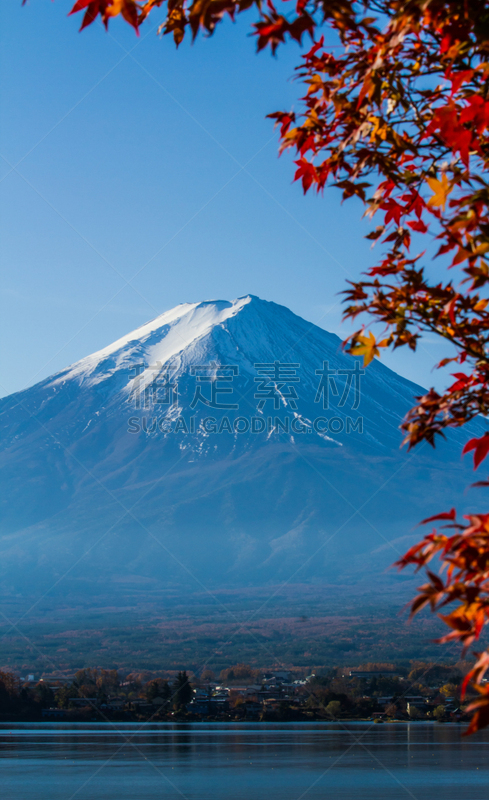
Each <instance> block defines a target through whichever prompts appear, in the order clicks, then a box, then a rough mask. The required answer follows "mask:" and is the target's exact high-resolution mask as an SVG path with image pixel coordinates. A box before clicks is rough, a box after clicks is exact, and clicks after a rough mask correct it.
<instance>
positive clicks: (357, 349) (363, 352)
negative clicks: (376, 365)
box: [350, 331, 388, 367]
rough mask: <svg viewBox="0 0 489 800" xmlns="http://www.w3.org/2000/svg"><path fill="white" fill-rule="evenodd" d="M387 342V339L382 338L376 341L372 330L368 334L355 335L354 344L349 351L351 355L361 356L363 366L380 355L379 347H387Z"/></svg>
mask: <svg viewBox="0 0 489 800" xmlns="http://www.w3.org/2000/svg"><path fill="white" fill-rule="evenodd" d="M387 343H388V340H387V339H382V341H381V342H377V340H376V338H375V336H374V335H373V333H372V331H370V333H369V335H368V336H357V337H356V344H354V345H353V347H352V349H351V350H350V352H351V354H352V356H363V366H364V367H368V365H369V364H370V362H371V361H373V360H374V358H375V356H378V355H380V352H379V347H387Z"/></svg>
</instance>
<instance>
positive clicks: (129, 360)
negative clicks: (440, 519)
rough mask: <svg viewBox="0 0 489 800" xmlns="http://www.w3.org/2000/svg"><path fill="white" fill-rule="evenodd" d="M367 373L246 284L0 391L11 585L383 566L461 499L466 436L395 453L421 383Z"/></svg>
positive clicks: (221, 582) (5, 556) (114, 586)
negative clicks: (21, 386) (420, 525)
mask: <svg viewBox="0 0 489 800" xmlns="http://www.w3.org/2000/svg"><path fill="white" fill-rule="evenodd" d="M360 373H361V370H360V364H357V365H356V366H355V359H353V358H351V357H350V356H347V355H345V354H344V353H343V352H342V351H341V342H340V340H339V339H338V337H336V336H334V335H333V334H330V333H327V332H326V331H324V330H322V329H320V328H318V327H317V326H315V325H312V324H311V323H308V322H306V321H305V320H303V319H301V318H300V317H298V316H296V315H294V314H293V313H292V312H291V311H289V310H288V309H286V308H284V307H283V306H279V305H276V304H275V303H269V302H265V301H262V300H260V299H259V298H256V297H252V296H247V297H243V298H240V299H238V300H236V301H234V302H233V303H231V302H227V301H212V302H204V303H190V304H189V303H187V304H183V305H180V306H177V307H176V308H175V309H172V310H171V311H168V312H166V313H165V314H162V315H161V316H160V317H158V318H157V319H155V320H153V321H152V322H149V323H147V324H146V325H144V326H142V327H141V328H139V329H138V330H136V331H134V332H133V333H131V334H129V335H128V336H126V337H123V338H122V339H119V340H118V341H116V342H114V343H113V344H112V345H110V346H108V347H106V348H104V349H103V350H100V351H99V352H97V353H94V354H93V355H91V356H88V357H87V358H84V359H82V360H81V361H79V362H77V363H76V364H74V365H72V366H70V367H68V368H67V369H65V370H63V371H62V372H59V373H57V374H56V375H53V376H52V377H50V378H48V379H46V380H44V381H42V382H41V383H39V384H37V385H36V386H33V387H31V388H29V389H27V390H25V391H23V392H19V393H17V394H14V395H12V396H10V397H7V398H5V399H4V400H2V401H0V442H1V450H0V480H1V482H2V486H3V492H2V498H3V499H2V506H1V521H0V524H1V528H0V530H1V539H0V570H1V571H2V574H3V586H4V591H5V592H6V593H7V594H9V593H15V592H21V593H22V594H26V595H27V594H30V593H36V592H39V591H47V590H51V587H52V584H53V582H55V581H57V580H59V579H60V578H61V577H62V586H63V591H72V592H74V591H76V592H77V593H79V595H80V596H81V597H82V598H83V597H87V598H88V597H90V596H93V595H98V594H100V595H103V594H104V593H110V595H111V596H112V597H117V598H119V600H120V601H124V602H125V601H126V600H127V598H129V597H130V596H132V595H133V593H134V592H135V591H137V592H141V593H142V594H145V593H148V592H149V591H155V590H157V589H158V587H160V588H161V587H168V586H170V585H171V586H176V587H179V586H186V587H193V588H198V589H199V591H200V590H201V589H202V586H205V587H216V586H232V587H247V586H260V585H263V584H275V583H277V582H280V581H288V582H290V583H295V582H297V583H299V582H304V581H326V582H330V583H335V584H337V585H343V586H344V585H349V586H353V585H360V584H362V582H367V581H370V580H371V575H372V571H373V570H376V571H378V572H380V573H381V574H383V572H384V571H385V569H386V568H387V567H388V566H389V564H391V563H392V561H393V560H395V558H396V557H397V555H398V554H399V553H400V552H401V551H402V550H403V549H405V547H406V546H407V544H408V543H409V541H410V538H412V536H413V534H412V531H411V529H412V527H413V526H414V525H415V524H416V523H417V522H418V521H419V519H421V518H422V517H425V516H427V515H428V514H429V513H431V512H436V511H438V510H440V509H443V508H444V507H445V506H448V505H450V506H451V505H453V504H454V503H455V502H457V501H459V503H460V504H464V503H466V502H467V501H466V499H464V497H463V487H464V486H465V484H466V483H467V482H468V479H467V478H468V472H469V470H468V468H467V467H464V466H463V465H462V464H461V462H460V457H459V453H460V442H461V441H463V438H464V437H461V435H460V434H458V436H457V435H456V434H454V436H452V437H450V440H449V441H448V442H446V443H444V444H443V446H442V447H440V448H439V449H438V448H437V450H436V451H434V452H433V451H431V450H430V451H429V452H428V448H426V447H425V448H423V447H421V448H418V449H417V451H415V452H414V453H412V454H408V453H407V452H406V451H405V450H402V451H401V450H400V449H399V445H400V440H401V437H400V433H399V430H398V426H399V423H400V421H401V419H402V417H403V416H404V414H405V413H406V411H407V409H408V408H409V407H410V406H411V405H412V398H413V396H415V395H416V394H419V393H420V392H421V391H423V390H422V389H421V387H419V386H416V385H415V384H412V383H411V382H409V381H407V380H405V379H403V378H401V377H400V376H399V375H396V374H395V373H394V372H392V371H391V370H389V369H388V368H386V367H385V366H384V365H383V364H381V363H380V362H377V361H376V362H374V363H372V364H371V365H370V366H369V367H368V369H367V370H366V374H365V375H361V374H360ZM321 382H322V391H321ZM230 406H231V407H230ZM67 571H68V574H67V575H66V577H63V576H64V575H65V573H66V572H67ZM383 580H386V581H388V582H391V583H392V585H395V586H398V587H399V590H401V588H402V585H403V582H402V581H400V580H399V579H398V578H396V576H395V574H394V573H389V575H388V576H387V577H385V579H384V578H383ZM396 581H397V583H396ZM128 587H130V589H128ZM127 602H132V601H131V600H127Z"/></svg>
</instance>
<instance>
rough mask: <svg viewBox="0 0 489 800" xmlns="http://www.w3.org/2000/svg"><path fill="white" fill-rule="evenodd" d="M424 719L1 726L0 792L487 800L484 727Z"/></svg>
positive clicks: (94, 797) (70, 797)
mask: <svg viewBox="0 0 489 800" xmlns="http://www.w3.org/2000/svg"><path fill="white" fill-rule="evenodd" d="M462 731H463V726H461V725H440V724H436V723H435V724H431V723H420V722H415V723H386V724H383V725H373V724H371V723H369V722H353V723H347V724H346V723H345V724H343V723H283V724H278V723H277V724H275V723H227V724H219V723H190V724H185V723H161V724H142V725H140V724H138V723H114V724H113V725H111V724H106V723H104V724H99V723H96V724H95V723H78V724H71V723H69V724H68V723H25V724H19V723H15V724H11V725H8V724H6V723H2V724H0V770H1V786H2V797H3V798H4V800H20V799H21V798H22V800H34V798H35V800H75V798H76V800H126V799H129V798H130V799H131V800H154V799H155V798H159V799H160V798H165V800H224V799H225V800H231V798H232V800H306V799H307V800H318V798H322V800H324V799H325V798H334V800H374V799H375V800H379V799H380V800H384V799H385V800H387V798H388V800H397V799H398V798H403V800H404V799H406V798H410V799H411V800H428V798H429V800H433V798H436V800H452V798H453V800H487V798H488V797H489V732H482V733H480V734H477V735H476V736H475V737H471V738H470V739H463V738H462V735H461V734H462Z"/></svg>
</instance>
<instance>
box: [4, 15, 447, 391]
mask: <svg viewBox="0 0 489 800" xmlns="http://www.w3.org/2000/svg"><path fill="white" fill-rule="evenodd" d="M71 5H72V3H71V2H70V1H69V0H68V2H67V1H66V0H55V2H48V0H30V2H29V3H28V5H26V6H25V7H23V8H22V7H21V2H20V0H9V2H3V3H2V4H1V6H0V27H1V31H2V34H1V35H2V43H1V51H2V52H1V68H0V69H1V74H0V79H1V80H0V92H1V96H0V103H1V112H0V114H1V117H0V122H1V131H0V154H1V156H2V157H1V158H0V181H1V183H0V224H1V232H0V233H1V258H2V275H3V280H2V284H3V292H2V313H1V340H2V372H1V380H0V393H1V394H8V393H10V392H14V391H17V390H19V389H22V388H23V387H25V386H28V385H31V384H32V383H35V382H37V381H39V380H41V379H42V378H44V377H46V376H48V375H50V374H51V373H53V372H55V371H57V370H59V369H61V368H63V367H64V366H66V365H68V364H70V363H72V362H74V361H76V360H77V359H79V358H82V357H83V356H85V355H87V354H89V353H90V352H93V351H94V350H97V349H99V348H101V347H103V346H104V345H106V344H108V343H109V342H111V341H113V340H115V339H117V338H118V337H120V336H122V335H123V334H125V333H127V332H129V331H130V330H132V329H134V328H136V327H137V326H139V325H141V324H142V323H143V322H145V321H146V320H148V319H151V318H153V317H155V316H156V315H157V314H159V313H162V312H163V311H164V310H166V309H168V308H171V307H172V306H174V305H176V304H178V303H181V302H190V301H192V302H193V301H196V300H205V299H215V298H222V299H234V298H235V297H238V296H240V295H244V294H248V293H252V294H257V295H259V296H260V297H262V298H264V299H268V300H274V301H276V302H278V303H282V304H284V305H287V306H289V307H290V308H291V309H292V310H293V311H294V312H296V313H298V314H300V315H301V316H303V317H305V318H306V319H308V320H311V321H313V322H315V323H317V324H318V325H320V326H322V327H324V328H326V329H327V330H331V331H334V332H336V333H339V334H340V335H342V333H345V328H341V305H340V298H339V297H338V292H340V291H341V290H342V289H343V288H344V283H345V280H346V279H347V278H348V277H356V276H358V275H359V274H360V272H361V271H362V269H364V268H365V267H366V266H367V265H368V264H370V263H372V261H373V260H374V257H375V255H376V253H375V251H374V252H372V251H371V249H370V243H369V242H367V241H365V239H364V238H363V236H364V234H365V232H366V231H367V228H366V223H365V222H363V221H362V220H361V215H362V207H361V206H360V204H359V203H358V202H357V201H349V202H348V203H346V204H344V205H341V203H340V199H341V198H340V194H339V192H338V190H336V189H330V190H329V191H327V192H326V193H325V196H324V198H321V197H319V198H318V197H316V196H314V195H312V194H311V195H310V196H308V197H306V198H304V197H303V195H302V190H301V188H300V186H299V185H298V184H293V183H292V177H293V164H292V160H291V158H290V157H288V156H283V157H282V158H280V159H278V157H277V138H276V135H275V134H274V130H273V125H272V123H271V121H270V120H267V119H265V116H266V114H267V113H270V112H272V111H275V110H278V109H287V110H288V109H289V108H291V107H292V106H293V104H294V102H296V98H297V97H298V96H299V93H300V86H299V84H297V83H294V82H292V81H291V80H290V78H291V76H292V74H293V69H294V66H295V65H296V64H297V63H298V61H299V48H298V47H297V46H296V45H288V46H287V47H285V48H282V49H281V50H279V53H278V56H277V58H272V57H271V56H270V55H269V54H268V53H262V54H260V55H256V54H255V43H254V41H253V40H252V39H251V38H250V37H249V36H248V33H249V24H250V22H251V21H252V18H253V14H252V15H251V17H250V16H249V15H248V16H247V18H244V19H243V20H241V21H240V22H239V23H238V24H235V25H233V24H232V23H230V22H227V23H226V24H225V26H224V27H222V28H221V30H218V31H217V33H216V35H215V36H214V37H213V38H211V39H208V40H205V39H200V40H199V41H198V42H197V43H196V44H195V45H194V46H190V45H189V44H184V45H183V46H182V47H181V48H180V50H179V51H176V50H175V47H174V45H173V43H172V41H171V40H170V38H169V37H165V38H164V39H163V40H162V39H160V38H158V36H157V35H156V24H157V22H159V21H160V19H161V15H160V17H158V16H156V17H155V19H154V20H153V21H152V22H151V24H150V25H149V24H145V25H144V26H143V28H142V35H141V37H140V39H139V40H138V39H137V38H136V36H135V34H134V32H133V31H132V29H131V28H129V26H128V25H127V24H126V23H124V22H123V21H122V20H116V21H115V22H114V23H113V24H112V25H111V26H110V31H109V34H107V33H106V32H105V31H104V29H103V28H102V26H101V25H100V24H96V25H92V26H91V27H90V28H88V29H87V30H85V31H84V32H82V33H78V28H79V25H80V19H81V18H80V17H79V16H78V17H77V18H74V17H69V18H68V17H67V16H66V14H67V12H68V10H69V8H70V7H71ZM128 51H130V52H129V54H128ZM296 105H297V102H296ZM14 166H15V169H14V170H12V167H14ZM444 353H445V351H444V349H443V345H441V346H440V344H437V343H436V341H435V340H433V341H427V342H426V343H425V344H424V346H423V349H422V350H421V351H420V352H419V354H418V355H417V356H416V357H415V358H414V357H413V356H411V355H410V354H409V353H404V352H400V353H398V354H394V355H390V356H388V357H387V359H385V361H386V363H387V364H388V365H389V366H391V367H392V368H394V369H396V370H397V371H398V372H401V373H402V374H404V375H405V376H406V377H408V378H410V379H412V380H415V381H417V382H419V383H422V384H424V385H427V384H428V383H430V384H432V383H433V381H434V380H435V381H436V380H437V377H436V375H433V374H432V373H431V370H432V367H433V364H434V362H435V360H437V359H439V358H441V357H442V355H443V354H444Z"/></svg>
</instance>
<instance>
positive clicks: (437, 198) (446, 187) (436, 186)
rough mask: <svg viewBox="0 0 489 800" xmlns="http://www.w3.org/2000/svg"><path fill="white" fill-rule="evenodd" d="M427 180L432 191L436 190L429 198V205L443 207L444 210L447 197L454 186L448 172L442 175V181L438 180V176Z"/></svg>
mask: <svg viewBox="0 0 489 800" xmlns="http://www.w3.org/2000/svg"><path fill="white" fill-rule="evenodd" d="M426 182H427V184H428V186H429V187H430V189H431V190H432V192H434V195H433V197H430V199H429V200H428V205H429V206H432V207H433V208H442V209H443V211H445V204H446V202H447V197H448V195H449V194H450V192H451V191H452V188H453V187H452V185H451V183H450V182H449V180H448V178H447V176H446V173H445V172H444V173H443V175H442V176H441V181H438V180H437V179H436V178H426Z"/></svg>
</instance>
